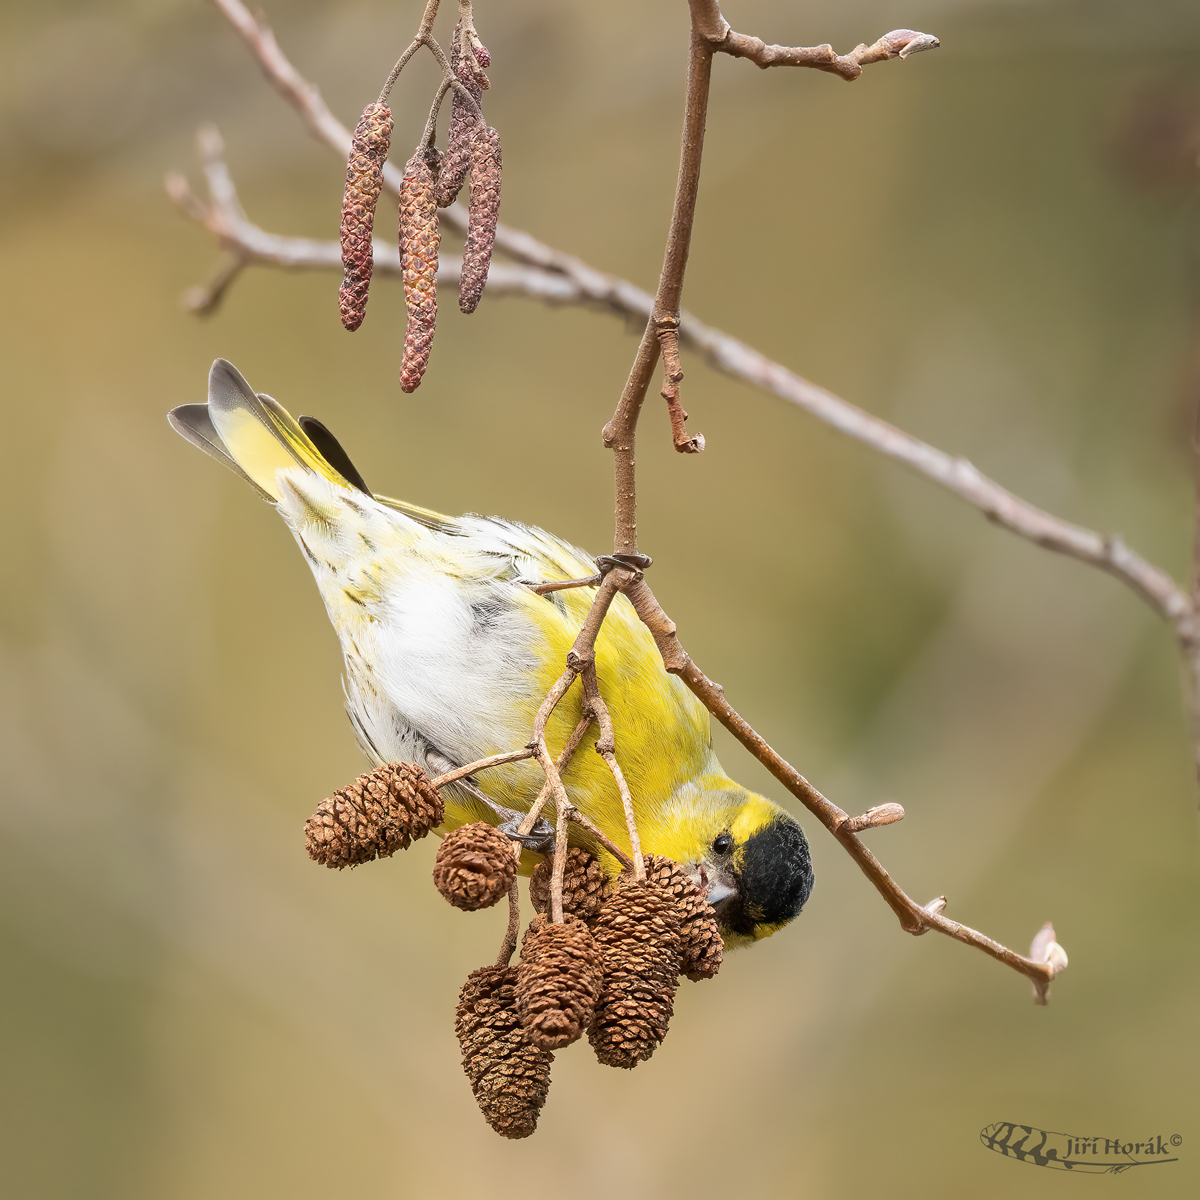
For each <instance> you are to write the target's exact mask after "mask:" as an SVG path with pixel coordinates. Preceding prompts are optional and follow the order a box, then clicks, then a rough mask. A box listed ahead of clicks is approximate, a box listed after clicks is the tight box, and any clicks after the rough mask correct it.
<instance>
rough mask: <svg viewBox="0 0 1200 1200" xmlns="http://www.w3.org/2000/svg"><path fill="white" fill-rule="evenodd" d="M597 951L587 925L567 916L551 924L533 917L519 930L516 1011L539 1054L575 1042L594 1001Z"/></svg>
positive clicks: (597, 992)
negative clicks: (521, 936)
mask: <svg viewBox="0 0 1200 1200" xmlns="http://www.w3.org/2000/svg"><path fill="white" fill-rule="evenodd" d="M600 984H601V975H600V951H599V949H598V948H597V946H596V942H595V940H594V939H593V937H592V934H591V931H590V930H589V929H588V927H587V925H586V924H585V923H584V922H583V921H581V920H580V919H579V918H578V917H567V918H566V919H565V920H564V921H563V923H562V924H561V925H553V924H551V923H550V919H549V918H548V917H546V916H537V917H534V918H533V920H532V921H531V922H530V924H529V928H528V929H526V930H525V939H524V941H523V942H522V943H521V960H520V963H519V964H518V966H517V983H516V989H515V991H516V999H517V1012H518V1013H519V1014H520V1017H521V1024H522V1025H524V1026H525V1033H526V1035H527V1036H528V1037H529V1040H530V1041H531V1042H533V1044H534V1045H535V1046H539V1047H540V1048H541V1049H543V1050H561V1049H562V1048H563V1047H564V1046H569V1045H570V1044H571V1043H572V1042H576V1041H578V1040H579V1038H580V1036H581V1035H582V1033H583V1031H584V1030H585V1029H586V1028H587V1026H588V1024H589V1023H590V1021H591V1019H592V1013H593V1012H594V1010H595V1007H596V1001H597V1000H598V999H599V998H600Z"/></svg>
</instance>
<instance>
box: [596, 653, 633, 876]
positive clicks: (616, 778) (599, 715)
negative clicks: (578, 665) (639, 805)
mask: <svg viewBox="0 0 1200 1200" xmlns="http://www.w3.org/2000/svg"><path fill="white" fill-rule="evenodd" d="M583 696H584V701H583V702H584V704H585V705H586V706H587V710H588V712H590V713H591V714H592V717H593V719H594V720H595V722H596V724H597V725H599V726H600V737H599V738H598V739H597V741H596V753H597V754H599V755H600V757H601V758H602V759H604V762H605V765H606V766H607V767H608V770H609V773H610V774H611V775H612V777H613V782H614V783H615V784H616V785H617V791H618V792H619V793H620V795H621V808H622V809H623V810H624V813H625V829H626V831H627V832H628V834H629V851H630V854H631V856H632V858H633V877H634V879H638V880H641V879H645V878H646V863H645V860H644V859H643V858H642V839H641V838H640V837H639V836H638V828H637V818H636V817H635V816H634V812H633V796H632V794H631V793H630V791H629V784H628V783H626V782H625V775H624V773H623V772H622V770H621V766H620V764H619V763H618V762H617V756H616V735H615V733H614V732H613V723H612V717H611V716H609V712H608V705H606V704H605V703H604V699H603V697H602V696H601V695H600V685H599V683H598V681H597V679H596V664H595V662H591V663H589V664H588V665H587V667H586V668H585V669H584V672H583Z"/></svg>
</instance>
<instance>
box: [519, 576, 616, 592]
mask: <svg viewBox="0 0 1200 1200" xmlns="http://www.w3.org/2000/svg"><path fill="white" fill-rule="evenodd" d="M603 578H604V576H603V575H599V574H596V575H589V576H588V577H587V578H586V579H557V580H554V581H553V582H552V583H531V584H530V585H529V590H530V591H531V592H532V593H533V594H534V595H535V596H545V595H547V594H548V593H549V592H565V591H566V590H567V589H568V588H581V587H595V586H596V585H597V584H599V583H600V581H601V580H602V579H603Z"/></svg>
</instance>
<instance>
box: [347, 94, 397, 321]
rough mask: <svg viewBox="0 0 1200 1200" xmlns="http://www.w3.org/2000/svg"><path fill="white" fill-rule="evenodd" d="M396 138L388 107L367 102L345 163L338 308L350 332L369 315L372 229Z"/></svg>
mask: <svg viewBox="0 0 1200 1200" xmlns="http://www.w3.org/2000/svg"><path fill="white" fill-rule="evenodd" d="M391 140H392V113H391V109H389V108H388V107H387V106H386V105H383V104H368V105H367V107H366V108H364V109H363V115H362V116H361V117H360V118H359V121H358V124H357V125H356V126H355V128H354V140H353V142H352V143H351V145H350V158H349V161H348V162H347V163H346V193H345V195H344V196H343V198H342V267H343V268H344V273H343V276H342V286H341V288H340V290H339V291H338V308H339V310H340V311H341V314H342V324H343V325H345V327H346V328H347V329H349V330H351V331H353V330H355V329H357V328H358V327H359V326H360V325H361V324H362V323H363V317H365V316H366V315H367V290H368V288H369V287H370V286H371V270H372V268H373V267H374V258H373V257H372V253H371V230H372V228H373V227H374V224H375V204H376V202H377V201H378V200H379V193H380V191H381V190H382V189H383V164H384V162H385V161H386V159H387V155H388V146H389V145H390V144H391Z"/></svg>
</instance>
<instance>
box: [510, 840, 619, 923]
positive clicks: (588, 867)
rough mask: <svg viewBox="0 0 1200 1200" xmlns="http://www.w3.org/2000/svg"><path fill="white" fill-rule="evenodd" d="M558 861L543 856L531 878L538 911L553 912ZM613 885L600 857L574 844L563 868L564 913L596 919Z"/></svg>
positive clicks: (532, 899)
mask: <svg viewBox="0 0 1200 1200" xmlns="http://www.w3.org/2000/svg"><path fill="white" fill-rule="evenodd" d="M553 867H554V863H553V861H552V860H551V859H550V858H543V859H542V861H541V862H540V863H538V865H537V866H536V867H534V869H533V874H532V875H531V876H530V877H529V900H530V903H532V905H533V907H534V910H535V911H536V912H540V913H544V912H549V911H550V876H551V874H552V873H553ZM612 890H613V888H612V884H611V883H610V882H609V879H608V876H607V875H605V873H604V869H603V868H602V867H601V866H600V863H599V861H598V860H597V859H596V856H595V855H593V854H589V853H588V852H587V851H586V850H581V849H579V848H578V847H572V848H571V849H570V850H568V851H567V862H566V868H565V869H564V871H563V912H564V913H570V914H571V915H572V916H576V917H581V918H582V919H583V920H585V921H592V920H594V919H595V917H596V914H597V913H599V911H600V906H601V905H602V904H603V903H604V902H605V900H607V899H608V897H609V896H611V895H612Z"/></svg>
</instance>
